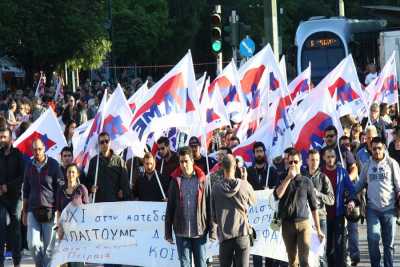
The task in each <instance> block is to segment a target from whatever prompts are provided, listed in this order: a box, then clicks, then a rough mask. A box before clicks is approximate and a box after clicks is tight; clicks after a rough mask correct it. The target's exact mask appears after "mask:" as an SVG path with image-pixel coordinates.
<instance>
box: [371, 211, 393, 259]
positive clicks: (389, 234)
mask: <svg viewBox="0 0 400 267" xmlns="http://www.w3.org/2000/svg"><path fill="white" fill-rule="evenodd" d="M394 215H395V212H394V210H389V211H379V210H374V209H371V208H368V209H367V238H368V251H369V258H370V261H371V267H380V264H381V253H380V251H379V242H380V239H381V235H382V243H383V264H384V266H385V267H393V255H394V245H393V244H394V237H395V235H396V222H395V217H394Z"/></svg>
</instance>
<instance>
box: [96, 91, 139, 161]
mask: <svg viewBox="0 0 400 267" xmlns="http://www.w3.org/2000/svg"><path fill="white" fill-rule="evenodd" d="M103 118H104V119H103V123H102V127H101V130H100V131H101V132H106V133H108V134H109V135H110V140H111V148H112V149H113V150H114V152H115V153H120V152H122V150H124V149H125V148H126V147H128V146H131V145H134V144H135V143H133V142H132V141H133V140H132V139H131V138H130V137H131V136H130V135H129V125H130V123H131V121H132V111H131V109H130V107H129V104H128V101H127V100H126V97H125V94H124V91H123V89H122V87H121V85H120V84H119V83H118V85H117V88H115V90H114V92H113V94H112V95H111V96H110V98H109V99H108V101H107V103H106V105H105V108H104V111H103Z"/></svg>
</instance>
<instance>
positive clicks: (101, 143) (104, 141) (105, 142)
mask: <svg viewBox="0 0 400 267" xmlns="http://www.w3.org/2000/svg"><path fill="white" fill-rule="evenodd" d="M108 143H110V140H108V139H105V140H100V145H104V144H108Z"/></svg>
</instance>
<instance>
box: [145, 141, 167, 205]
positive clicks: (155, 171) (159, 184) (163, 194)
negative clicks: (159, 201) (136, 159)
mask: <svg viewBox="0 0 400 267" xmlns="http://www.w3.org/2000/svg"><path fill="white" fill-rule="evenodd" d="M144 151H146V152H149V150H148V149H147V147H146V146H144ZM163 163H164V160H163ZM155 164H156V159H155V158H154V174H155V175H156V180H157V184H158V186H159V187H160V190H161V194H162V197H163V199H166V198H167V197H166V196H165V192H164V189H163V187H162V185H161V181H160V177H159V176H158V173H157V168H156V166H155Z"/></svg>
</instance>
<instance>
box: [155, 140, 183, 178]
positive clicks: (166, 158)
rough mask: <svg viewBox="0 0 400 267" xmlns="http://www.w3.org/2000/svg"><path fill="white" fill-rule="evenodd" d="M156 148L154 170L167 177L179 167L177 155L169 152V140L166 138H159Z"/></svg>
mask: <svg viewBox="0 0 400 267" xmlns="http://www.w3.org/2000/svg"><path fill="white" fill-rule="evenodd" d="M157 146H158V157H157V158H156V170H157V171H158V173H159V174H161V175H164V176H166V177H169V176H171V174H172V172H173V171H175V170H176V169H177V168H178V167H179V157H178V154H177V153H175V152H174V151H171V148H170V143H169V139H168V137H166V136H161V137H160V138H159V139H158V140H157Z"/></svg>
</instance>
